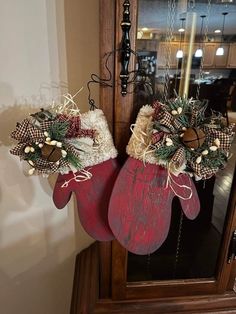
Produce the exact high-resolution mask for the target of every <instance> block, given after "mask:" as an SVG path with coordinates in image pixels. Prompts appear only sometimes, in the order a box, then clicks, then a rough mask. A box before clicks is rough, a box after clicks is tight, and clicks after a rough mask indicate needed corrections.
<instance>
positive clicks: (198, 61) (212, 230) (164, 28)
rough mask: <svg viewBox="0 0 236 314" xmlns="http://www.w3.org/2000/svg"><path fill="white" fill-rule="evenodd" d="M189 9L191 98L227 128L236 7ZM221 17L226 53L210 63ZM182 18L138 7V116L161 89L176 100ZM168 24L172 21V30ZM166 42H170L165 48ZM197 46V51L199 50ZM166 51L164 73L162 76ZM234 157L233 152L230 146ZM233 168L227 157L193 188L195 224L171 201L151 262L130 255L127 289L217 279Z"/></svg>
mask: <svg viewBox="0 0 236 314" xmlns="http://www.w3.org/2000/svg"><path fill="white" fill-rule="evenodd" d="M184 3H185V5H184ZM190 9H191V10H192V11H194V12H195V13H196V16H197V19H196V20H197V22H196V35H195V44H194V47H193V49H192V55H191V56H190V58H191V63H192V65H191V72H190V76H189V90H188V92H189V97H194V98H196V97H199V99H207V100H208V110H209V111H210V110H216V111H219V112H221V113H222V115H223V116H225V118H226V121H227V120H228V119H229V120H232V117H233V116H234V113H232V111H234V110H235V111H236V88H235V86H236V74H235V70H234V69H233V67H232V68H231V64H235V65H236V60H234V58H235V59H236V54H234V57H232V52H230V49H233V48H234V49H235V44H234V40H235V41H236V38H235V36H234V33H235V29H236V23H235V20H236V19H235V17H236V4H230V5H227V8H226V7H225V5H224V4H222V3H219V2H216V1H211V5H210V6H209V5H208V3H207V1H204V2H203V1H196V5H195V7H194V8H190ZM226 9H227V12H229V14H228V15H227V28H225V29H224V47H226V48H227V51H228V52H227V54H224V56H216V50H217V48H218V47H219V42H220V41H221V36H220V35H221V33H215V30H216V29H218V28H219V20H220V19H221V18H222V12H225V10H226ZM187 10H189V7H188V3H187V1H176V6H175V8H172V11H171V14H170V12H169V8H168V1H164V0H139V18H138V31H139V35H138V39H137V45H136V46H137V51H138V55H139V62H140V64H141V68H142V71H143V72H142V73H143V74H145V75H146V77H147V80H148V82H149V83H150V89H149V90H146V89H144V88H142V87H140V90H139V91H138V93H137V96H136V97H135V109H136V113H137V112H138V110H139V108H140V107H141V106H142V105H144V104H147V103H149V104H151V103H152V102H153V100H154V99H158V100H163V95H164V91H165V85H167V87H168V88H167V92H168V95H167V97H168V98H171V97H174V96H175V95H176V92H177V93H178V91H179V86H180V81H181V79H182V78H183V67H184V62H185V61H184V58H177V56H176V54H177V51H178V50H179V44H180V39H181V32H179V28H180V22H179V21H180V19H181V18H186V11H187ZM206 13H207V14H206ZM203 14H204V16H205V15H207V17H206V18H205V20H204V22H205V24H206V25H205V26H204V27H202V18H201V16H203ZM167 21H169V22H170V21H172V28H171V29H170V26H169V25H167ZM183 28H184V27H183ZM150 34H152V36H150ZM167 35H168V36H169V39H170V40H169V42H166V39H167ZM186 38H187V37H186V36H185V40H184V41H183V43H182V45H181V47H182V48H183V51H184V53H185V52H188V51H189V43H188V42H187V41H186ZM200 41H201V43H202V44H201V46H200V47H199V42H200ZM167 45H168V47H167ZM167 48H168V49H169V59H168V69H166V68H167V62H166V51H167ZM198 48H199V49H200V48H201V49H202V52H201V53H202V56H200V53H199V55H197V56H196V55H194V54H195V52H196V51H197V49H198ZM225 51H226V50H225ZM167 70H168V71H167ZM138 79H139V78H138ZM234 95H235V96H234ZM235 117H236V113H235ZM232 151H236V141H235V142H234V144H233V147H232ZM235 161H236V157H235V155H233V157H232V158H231V159H230V160H229V163H228V165H227V167H226V168H225V169H224V170H222V171H221V172H219V173H218V174H217V176H216V177H215V178H212V179H210V180H207V181H205V182H202V181H198V182H196V187H197V190H198V193H199V197H200V202H201V212H200V215H199V216H198V218H197V219H196V220H194V221H190V220H188V219H186V218H185V216H184V215H182V214H181V212H182V210H181V206H180V204H179V201H178V199H177V198H176V199H174V201H173V204H172V220H171V227H170V232H169V235H168V238H167V240H166V241H165V243H164V244H163V245H162V246H161V248H160V249H159V250H157V251H156V252H154V253H153V254H151V255H148V256H138V255H135V254H132V253H129V254H128V269H127V279H128V281H141V280H174V279H193V278H211V277H215V276H216V274H217V260H218V257H219V253H220V246H221V241H222V236H223V231H224V226H225V222H226V216H227V206H228V200H229V194H230V189H231V185H232V179H233V173H234V166H235Z"/></svg>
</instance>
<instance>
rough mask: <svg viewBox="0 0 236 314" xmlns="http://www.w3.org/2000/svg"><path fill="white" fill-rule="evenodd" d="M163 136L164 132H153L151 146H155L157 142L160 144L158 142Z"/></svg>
mask: <svg viewBox="0 0 236 314" xmlns="http://www.w3.org/2000/svg"><path fill="white" fill-rule="evenodd" d="M163 136H164V132H158V131H157V132H154V133H153V134H152V144H153V145H155V144H157V143H158V142H160V140H161V139H162V138H163Z"/></svg>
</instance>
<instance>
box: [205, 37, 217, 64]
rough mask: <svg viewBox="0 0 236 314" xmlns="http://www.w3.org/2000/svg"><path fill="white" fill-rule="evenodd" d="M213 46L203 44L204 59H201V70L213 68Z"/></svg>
mask: <svg viewBox="0 0 236 314" xmlns="http://www.w3.org/2000/svg"><path fill="white" fill-rule="evenodd" d="M215 52H216V46H215V44H208V43H206V44H205V47H204V58H203V68H213V67H214V61H215Z"/></svg>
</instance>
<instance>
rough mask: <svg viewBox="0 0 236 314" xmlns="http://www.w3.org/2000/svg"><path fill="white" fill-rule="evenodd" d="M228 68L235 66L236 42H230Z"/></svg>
mask: <svg viewBox="0 0 236 314" xmlns="http://www.w3.org/2000/svg"><path fill="white" fill-rule="evenodd" d="M228 68H236V43H234V44H230V48H229V58H228Z"/></svg>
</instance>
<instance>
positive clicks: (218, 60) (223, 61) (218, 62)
mask: <svg viewBox="0 0 236 314" xmlns="http://www.w3.org/2000/svg"><path fill="white" fill-rule="evenodd" d="M217 48H218V45H216V49H217ZM223 48H224V55H223V56H217V55H215V67H216V68H226V67H227V63H228V56H229V45H223Z"/></svg>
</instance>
